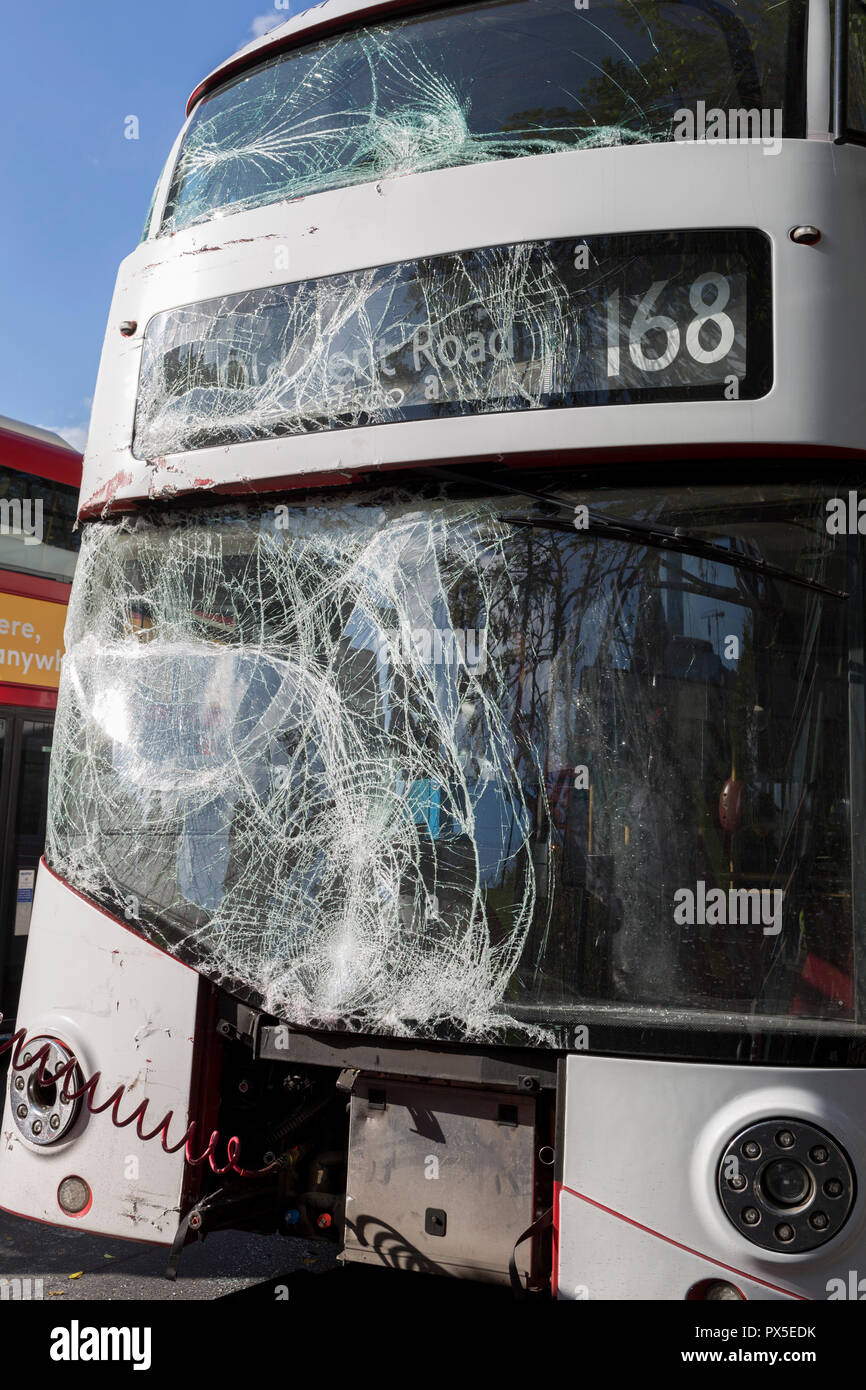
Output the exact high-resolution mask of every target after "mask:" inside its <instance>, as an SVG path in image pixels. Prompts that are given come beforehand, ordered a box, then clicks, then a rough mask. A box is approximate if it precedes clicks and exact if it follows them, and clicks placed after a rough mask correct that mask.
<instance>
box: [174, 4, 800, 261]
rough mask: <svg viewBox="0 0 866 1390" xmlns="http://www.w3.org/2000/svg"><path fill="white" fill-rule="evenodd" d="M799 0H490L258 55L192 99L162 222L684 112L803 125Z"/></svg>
mask: <svg viewBox="0 0 866 1390" xmlns="http://www.w3.org/2000/svg"><path fill="white" fill-rule="evenodd" d="M805 10H806V5H805V0H781V3H766V0H592V3H591V5H586V6H584V7H583V8H578V7H577V6H576V5H575V3H574V0H506V2H505V3H503V2H502V0H494V2H493V3H486V4H478V5H460V6H454V7H450V8H447V9H439V10H432V11H429V12H426V13H422V14H411V15H408V16H406V17H404V18H400V19H395V20H390V21H388V22H386V23H382V24H377V25H371V26H368V27H367V26H362V27H358V28H355V29H352V30H350V31H349V32H346V33H342V34H339V35H337V36H331V37H328V38H325V39H321V40H319V41H317V42H313V43H309V44H307V45H304V46H302V47H299V48H296V49H292V50H291V51H289V52H284V53H280V54H277V55H276V56H275V57H273V58H270V59H268V60H267V61H265V62H263V63H260V64H259V65H258V66H256V67H254V68H252V69H251V70H248V71H246V72H244V73H242V74H241V75H239V76H237V77H235V78H233V79H231V80H230V81H228V82H225V83H223V84H222V85H221V86H218V87H217V88H216V89H215V90H214V91H213V92H211V93H210V94H208V95H206V96H205V97H204V98H203V99H202V100H201V101H200V102H199V103H198V105H197V106H196V108H195V110H194V112H193V114H192V117H191V120H190V124H189V127H188V129H187V131H186V134H185V136H184V140H183V145H182V148H181V150H180V154H179V158H178V161H177V164H176V166H175V170H174V175H173V178H172V182H171V187H170V190H169V194H168V199H167V203H166V207H165V210H164V213H163V220H162V227H161V232H162V233H163V234H165V233H172V232H177V231H180V230H181V229H182V228H184V227H188V226H191V225H194V224H195V223H197V222H202V221H207V220H208V219H210V218H214V217H218V216H224V215H226V214H229V213H232V212H238V211H241V210H242V209H245V208H257V207H262V206H264V205H266V204H269V203H274V202H277V201H281V200H285V199H292V198H299V197H303V196H305V195H307V194H311V193H321V192H323V191H325V190H326V189H330V188H340V187H344V186H346V185H349V184H357V183H365V182H369V181H375V180H377V179H383V178H392V177H396V176H399V175H402V174H411V173H420V172H423V171H425V170H431V169H443V168H452V167H456V166H458V165H465V164H473V163H480V162H484V161H487V160H494V159H513V158H517V157H519V156H523V155H540V154H553V153H557V152H559V151H563V150H575V149H593V148H599V147H604V146H612V145H629V144H646V143H649V142H652V141H666V140H670V139H671V138H672V130H673V124H674V116H675V113H676V112H677V111H681V110H690V111H693V112H694V111H697V109H698V103H699V102H703V103H704V104H705V107H706V108H707V109H710V108H719V109H721V110H724V111H729V110H742V111H746V110H754V111H761V110H765V111H775V110H780V111H782V113H783V123H784V133H785V134H786V135H792V136H798V135H802V133H803V131H802V126H803V121H804V107H803V102H804V93H803V81H802V79H803V52H804V49H803V43H804V37H803V31H804V18H805Z"/></svg>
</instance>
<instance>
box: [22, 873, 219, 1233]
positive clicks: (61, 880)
mask: <svg viewBox="0 0 866 1390" xmlns="http://www.w3.org/2000/svg"><path fill="white" fill-rule="evenodd" d="M39 863H40V865H41V867H42V868H43V869H44V870H45V872H46V873H47V874H50V875H51V877H52V878H53V879H56V881H57V882H58V883H60V884H62V886H63V887H64V888H65V889H66V890H67V892H69V893H74V894H75V896H76V898H80V899H81V901H82V902H83V903H87V906H88V907H92V908H93V910H94V912H101V913H102V915H103V917H107V918H108V920H109V922H113V923H114V925H115V926H116V927H122V928H123V930H124V931H128V932H129V934H130V936H134V937H135V938H136V940H137V941H143V942H144V944H145V946H150V947H151V949H152V950H154V951H159V953H160V955H162V956H168V959H169V960H170V961H174V964H175V965H181V966H183V968H184V970H189V971H191V972H192V974H193V975H198V976H199V978H200V979H201V978H203V977H202V976H201V975H200V972H199V971H198V970H196V969H194V967H193V966H191V965H187V963H186V961H183V960H178V958H177V956H173V955H172V954H171V951H166V950H165V949H164V947H162V946H157V944H156V942H155V941H151V940H150V938H149V937H147V936H144V935H142V933H141V932H138V931H134V930H133V928H132V927H130V926H129V924H128V923H127V922H121V920H120V918H119V917H115V916H114V914H113V913H112V912H107V911H106V909H105V908H104V907H100V905H99V903H95V902H94V901H93V899H92V898H88V897H86V896H85V894H84V893H79V891H78V889H77V888H73V887H72V884H71V883H67V881H66V879H65V878H61V877H60V875H59V874H56V873H55V872H54V870H53V869H52V867H51V865H50V864H46V862H45V858H44V856H43V857H42V858H41V859H40V860H39ZM2 1210H3V1208H2V1207H0V1211H2Z"/></svg>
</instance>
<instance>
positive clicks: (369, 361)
mask: <svg viewBox="0 0 866 1390" xmlns="http://www.w3.org/2000/svg"><path fill="white" fill-rule="evenodd" d="M771 323H772V313H771V270H770V243H769V240H768V239H767V237H766V236H764V235H763V233H761V232H758V231H755V230H747V229H732V228H728V229H719V230H717V231H700V232H655V233H649V234H644V235H642V236H639V237H636V236H629V235H612V236H590V237H585V238H583V239H582V240H581V239H580V238H568V239H563V240H556V241H539V242H527V243H520V244H517V245H514V246H492V247H482V248H480V249H478V250H472V251H464V252H461V253H455V254H452V255H444V256H427V257H424V258H423V259H419V260H414V261H402V262H398V263H397V264H396V265H390V266H380V267H374V268H373V269H370V270H357V271H351V272H349V273H347V274H341V275H328V276H322V277H321V278H320V279H317V280H304V281H300V282H299V283H295V284H286V285H271V286H269V287H267V288H265V289H254V290H246V291H242V292H241V293H238V294H230V295H223V296H221V297H220V298H218V299H211V300H204V301H202V302H200V303H198V304H187V305H184V306H183V307H181V308H176V309H167V310H165V311H164V312H163V313H160V314H155V315H154V316H153V318H152V319H151V320H150V322H149V323H148V325H147V329H146V331H145V338H144V351H143V353H142V360H141V375H140V379H139V387H138V400H137V404H136V415H135V435H134V439H133V446H132V447H133V453H134V454H135V456H136V457H137V458H159V457H162V456H164V455H166V454H172V453H178V452H181V451H183V450H190V449H201V448H206V447H208V446H214V445H221V444H235V443H245V442H248V441H250V440H257V439H272V438H277V437H279V436H284V435H293V434H294V435H297V434H305V433H311V432H314V431H318V430H328V429H347V428H354V427H357V426H363V425H377V424H387V423H392V422H398V421H402V420H421V419H445V418H448V417H453V416H455V415H469V414H481V413H487V412H493V411H516V410H542V409H546V408H551V407H570V406H587V405H609V404H615V403H627V402H635V401H656V400H713V399H715V400H721V399H731V398H732V397H733V398H735V399H738V400H747V399H754V398H756V397H757V396H761V395H764V394H765V393H766V392H767V391H768V390H769V389H770V386H771V384H772V328H771Z"/></svg>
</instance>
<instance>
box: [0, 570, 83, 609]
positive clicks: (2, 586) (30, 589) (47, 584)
mask: <svg viewBox="0 0 866 1390" xmlns="http://www.w3.org/2000/svg"><path fill="white" fill-rule="evenodd" d="M71 588H72V585H71V584H70V583H67V582H66V581H65V580H63V579H43V578H42V576H41V575H39V574H22V573H21V572H20V571H19V570H0V591H2V592H3V593H4V594H15V595H17V596H18V597H19V598H43V599H47V600H48V602H49V603H68V602H69V591H70V589H71Z"/></svg>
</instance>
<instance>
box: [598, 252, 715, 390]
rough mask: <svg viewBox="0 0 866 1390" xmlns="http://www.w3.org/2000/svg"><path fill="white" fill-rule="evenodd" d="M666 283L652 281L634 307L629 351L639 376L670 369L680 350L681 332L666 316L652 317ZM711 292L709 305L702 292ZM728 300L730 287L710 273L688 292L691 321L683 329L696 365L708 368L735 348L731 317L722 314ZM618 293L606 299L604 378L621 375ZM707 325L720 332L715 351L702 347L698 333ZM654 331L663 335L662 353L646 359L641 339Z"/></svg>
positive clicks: (654, 315) (696, 281)
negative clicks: (666, 368) (656, 330)
mask: <svg viewBox="0 0 866 1390" xmlns="http://www.w3.org/2000/svg"><path fill="white" fill-rule="evenodd" d="M667 284H669V281H667V280H654V281H653V283H652V284H651V285H650V287H649V289H648V290H647V292H646V294H645V295H644V297H643V299H642V300H641V302H640V304H639V305H638V306H637V311H636V312H635V316H634V318H633V319H632V321H631V326H630V327H629V330H628V351H629V356H630V357H631V360H632V362H633V363H634V365H635V366H636V367H637V368H638V369H639V370H640V371H642V372H660V371H662V369H663V368H664V367H669V366H670V365H671V363H672V362H673V360H674V358H675V357H676V355H677V353H678V352H679V350H680V329H679V327H678V325H677V324H676V323H675V322H674V320H673V319H672V318H668V316H667V314H654V313H653V312H652V309H653V305H654V304H655V302H656V300H657V299H658V297H659V295H660V294H661V292H662V290H663V289H664V288H665V285H667ZM708 289H711V290H713V291H714V293H713V297H712V299H711V300H710V302H709V303H707V302H706V300H705V299H704V291H705V290H708ZM730 297H731V284H730V281H729V280H728V279H727V278H726V277H725V276H724V275H718V274H717V273H716V272H715V271H712V270H709V271H707V273H706V274H705V275H699V276H698V278H697V280H695V281H694V283H693V284H692V286H691V288H690V289H689V304H690V305H691V307H692V313H693V314H694V318H692V319H690V321H689V323H688V326H687V328H686V348H687V350H688V352H689V353H690V354H691V356H692V357H693V358H694V360H695V361H696V362H701V363H702V364H704V365H709V364H710V363H713V362H720V361H721V360H722V358H723V357H727V355H728V353H729V352H730V350H731V348H732V347H733V345H734V338H735V336H736V330H735V328H734V323H733V320H732V319H731V317H730V316H729V315H728V314H726V313H725V309H726V307H727V303H728V300H729V299H730ZM619 298H620V296H619V290H613V291H612V293H611V294H609V295H608V297H607V374H608V376H619V375H620V337H621V324H620V308H619ZM706 323H714V324H715V325H716V328H717V329H718V331H719V341H718V342H717V343H716V345H715V347H712V348H705V347H702V345H701V329H702V328H703V326H704V324H706ZM653 329H660V330H661V332H662V333H664V335H665V346H664V351H663V352H660V353H659V354H658V355H657V356H656V357H647V355H646V353H645V352H644V349H643V339H644V337H645V336H646V334H647V333H649V332H651V331H652V330H653Z"/></svg>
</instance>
